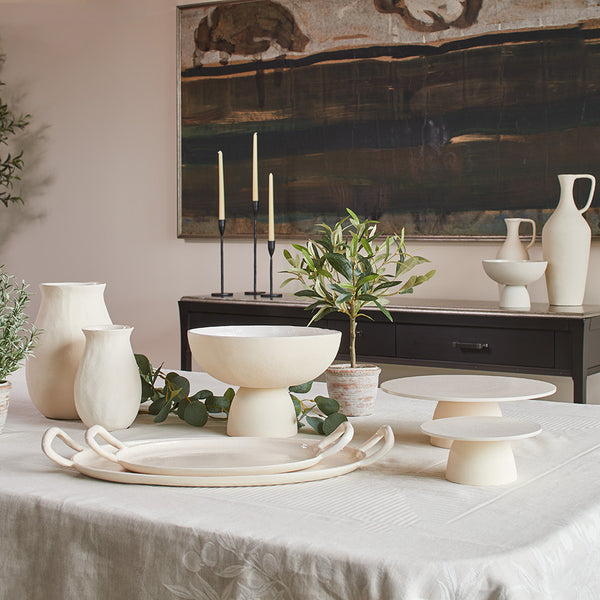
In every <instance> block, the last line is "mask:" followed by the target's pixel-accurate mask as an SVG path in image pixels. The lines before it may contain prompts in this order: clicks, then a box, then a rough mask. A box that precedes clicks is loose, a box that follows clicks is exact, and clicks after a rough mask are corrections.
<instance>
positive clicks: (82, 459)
mask: <svg viewBox="0 0 600 600" xmlns="http://www.w3.org/2000/svg"><path fill="white" fill-rule="evenodd" d="M56 437H59V438H60V439H62V440H63V441H64V442H65V443H66V444H67V446H69V447H70V448H72V449H73V450H76V453H75V454H74V455H73V456H72V457H71V458H65V457H64V456H61V455H60V454H58V453H57V452H56V451H55V450H54V449H53V448H52V442H53V440H54V439H55V438H56ZM223 439H231V438H223ZM393 445H394V434H393V432H392V429H391V427H390V426H389V425H384V426H382V427H380V428H379V429H378V430H377V432H376V433H375V434H374V435H373V436H372V437H371V438H369V439H368V440H367V441H366V442H365V443H364V444H362V445H361V446H360V447H358V448H352V447H350V446H346V447H345V448H343V449H342V450H340V451H339V452H337V453H336V454H334V455H332V456H328V457H326V458H324V459H323V460H322V461H321V462H319V463H318V464H316V465H315V466H313V467H309V468H307V469H303V470H300V471H290V472H287V473H271V474H261V475H221V476H219V475H215V476H180V475H150V474H146V473H132V472H131V471H127V470H125V469H124V468H123V467H122V466H121V465H119V464H117V463H114V462H111V461H109V460H106V459H105V458H102V457H101V456H98V454H96V453H95V452H94V451H93V450H91V449H84V448H83V447H82V446H81V445H80V444H78V443H77V442H75V441H74V440H73V439H72V438H71V437H69V436H68V435H67V434H66V433H65V432H64V431H62V430H61V429H59V428H58V427H52V428H51V429H48V431H46V433H45V434H44V436H43V438H42V449H43V451H44V453H45V454H46V456H48V458H50V459H51V460H53V461H54V462H55V463H57V464H59V465H61V466H63V467H71V468H73V469H75V470H77V471H79V472H80V473H82V474H83V475H87V476H88V477H92V478H94V479H102V480H105V481H113V482H117V483H134V484H143V485H165V486H178V487H243V486H260V485H281V484H286V483H302V482H307V481H318V480H320V479H329V478H331V477H338V476H340V475H345V474H346V473H350V472H352V471H354V470H355V469H358V468H359V467H364V466H366V465H370V464H373V463H374V462H376V461H378V460H379V459H381V458H383V457H384V456H385V455H386V454H387V453H388V452H389V451H390V450H391V449H392V447H393ZM377 446H378V447H377ZM374 447H376V448H375V450H373V451H372V452H370V453H368V450H370V449H371V448H374ZM108 451H109V452H112V451H114V449H109V450H108Z"/></svg>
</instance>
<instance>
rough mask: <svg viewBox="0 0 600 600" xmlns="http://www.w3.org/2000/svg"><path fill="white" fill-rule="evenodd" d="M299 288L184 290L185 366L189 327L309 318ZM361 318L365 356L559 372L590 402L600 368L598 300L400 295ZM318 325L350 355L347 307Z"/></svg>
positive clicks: (577, 398) (360, 349)
mask: <svg viewBox="0 0 600 600" xmlns="http://www.w3.org/2000/svg"><path fill="white" fill-rule="evenodd" d="M306 306H307V302H303V301H302V300H300V299H299V298H296V297H294V296H284V297H282V298H277V299H263V298H257V299H255V298H253V297H252V296H245V295H243V294H239V295H234V296H233V297H231V298H213V297H211V296H184V297H183V298H181V300H180V301H179V315H180V327H181V368H182V369H185V370H190V369H191V365H192V359H191V353H190V349H189V345H188V342H187V331H188V329H192V328H195V327H207V326H213V325H306V324H307V323H308V321H309V320H310V317H311V314H312V313H310V312H308V311H306V310H305V308H306ZM388 309H389V311H390V313H391V314H392V316H393V319H394V322H393V323H390V322H389V321H388V320H387V319H386V318H385V317H384V316H383V315H382V314H381V313H380V312H378V311H376V310H370V311H368V312H369V314H370V315H371V316H372V318H373V320H372V321H370V320H368V319H363V320H362V321H360V322H359V324H358V326H357V353H358V355H359V358H360V360H361V361H363V362H364V361H369V362H378V363H394V364H402V365H419V366H428V367H445V368H456V369H474V370H489V371H504V372H513V373H529V374H539V375H562V376H567V377H571V378H572V379H573V400H574V402H577V403H585V402H586V387H587V386H586V379H587V376H588V375H592V374H593V373H597V372H599V371H600V306H580V307H549V306H548V305H547V304H533V305H532V307H531V310H527V311H516V310H503V309H500V308H498V306H497V304H496V303H494V302H467V301H441V300H440V301H436V300H422V299H418V298H415V297H409V296H398V297H397V298H395V303H393V304H390V305H389V306H388ZM316 326H319V327H327V328H329V329H337V330H340V331H342V342H341V345H340V354H339V355H338V359H342V360H343V359H347V358H348V355H347V353H346V352H347V351H346V349H347V347H348V332H347V329H348V327H347V319H346V318H345V317H344V315H339V314H337V313H332V314H330V315H327V317H326V318H325V319H323V320H321V321H319V322H318V323H317V324H316Z"/></svg>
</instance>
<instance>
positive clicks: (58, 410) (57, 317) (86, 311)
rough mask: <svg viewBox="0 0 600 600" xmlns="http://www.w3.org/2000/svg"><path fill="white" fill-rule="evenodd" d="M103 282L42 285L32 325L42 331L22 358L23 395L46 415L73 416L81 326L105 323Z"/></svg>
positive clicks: (74, 411)
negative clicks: (31, 351) (30, 352)
mask: <svg viewBox="0 0 600 600" xmlns="http://www.w3.org/2000/svg"><path fill="white" fill-rule="evenodd" d="M105 287H106V284H105V283H97V282H87V283H73V282H69V283H42V284H41V285H40V290H41V293H42V299H41V304H40V309H39V311H38V314H37V317H36V320H35V325H36V327H39V328H40V329H42V330H43V332H42V334H41V335H40V338H39V344H38V346H37V347H36V349H35V351H34V356H32V357H30V358H28V359H27V363H26V377H27V389H28V391H29V396H30V398H31V400H32V402H33V404H34V405H35V407H36V408H37V409H38V410H39V411H40V412H41V413H42V414H43V415H44V416H46V417H48V418H50V419H77V418H79V417H78V415H77V411H76V410H75V398H74V395H73V384H74V382H75V374H76V372H77V367H78V366H79V361H80V359H81V355H82V354H83V349H84V346H85V337H84V335H83V331H82V328H83V327H88V326H93V325H106V324H110V323H111V320H110V316H109V314H108V310H107V309H106V304H105V303H104V289H105Z"/></svg>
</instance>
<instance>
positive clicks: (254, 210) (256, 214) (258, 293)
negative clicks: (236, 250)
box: [245, 200, 264, 297]
mask: <svg viewBox="0 0 600 600" xmlns="http://www.w3.org/2000/svg"><path fill="white" fill-rule="evenodd" d="M252 210H253V212H254V287H253V288H252V290H253V291H252V292H245V293H246V295H247V296H254V297H256V296H262V295H263V294H264V292H257V291H256V222H257V220H258V200H256V201H254V200H253V201H252Z"/></svg>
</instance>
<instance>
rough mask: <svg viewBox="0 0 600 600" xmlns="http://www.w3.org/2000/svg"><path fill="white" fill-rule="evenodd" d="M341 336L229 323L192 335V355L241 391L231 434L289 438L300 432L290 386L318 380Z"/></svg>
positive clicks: (232, 411)
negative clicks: (289, 389) (228, 324)
mask: <svg viewBox="0 0 600 600" xmlns="http://www.w3.org/2000/svg"><path fill="white" fill-rule="evenodd" d="M340 338H341V333H340V332H339V331H334V330H331V329H319V328H317V327H294V326H287V325H283V326H278V325H240V326H236V325H230V326H223V327H199V328H197V329H190V330H189V331H188V341H189V344H190V349H191V351H192V356H193V357H194V359H195V360H196V362H197V363H198V364H199V365H200V368H202V369H204V370H205V371H206V372H207V373H208V374H209V375H212V376H213V377H214V378H215V379H218V380H219V381H222V382H223V383H227V384H229V385H237V386H239V389H238V390H237V392H236V394H235V397H234V399H233V401H232V402H231V408H230V410H229V418H228V420H227V434H228V435H232V436H251V437H290V436H292V435H295V434H296V433H297V432H298V428H297V425H296V412H295V410H294V405H293V403H292V399H291V397H290V394H289V392H288V389H287V388H288V387H289V386H291V385H299V384H301V383H306V382H307V381H311V380H313V379H315V378H316V377H318V376H319V375H320V374H321V373H323V371H325V369H327V367H328V366H329V365H330V364H331V363H332V362H333V360H334V358H335V356H336V354H337V351H338V348H339V345H340Z"/></svg>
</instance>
